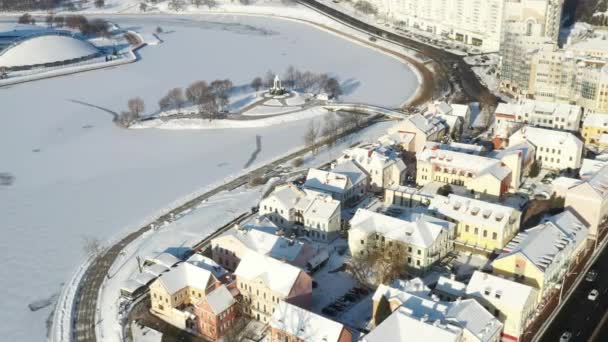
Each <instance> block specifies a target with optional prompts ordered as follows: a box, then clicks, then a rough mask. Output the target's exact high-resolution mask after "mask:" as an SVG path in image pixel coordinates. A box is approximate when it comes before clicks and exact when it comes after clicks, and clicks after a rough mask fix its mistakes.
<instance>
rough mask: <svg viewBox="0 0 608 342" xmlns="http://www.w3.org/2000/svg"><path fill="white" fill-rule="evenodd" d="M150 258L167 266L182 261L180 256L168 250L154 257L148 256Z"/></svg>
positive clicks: (169, 266)
mask: <svg viewBox="0 0 608 342" xmlns="http://www.w3.org/2000/svg"><path fill="white" fill-rule="evenodd" d="M148 260H149V261H151V262H153V263H155V264H161V265H163V266H165V267H167V268H171V267H173V266H175V265H176V264H178V263H180V262H181V260H180V259H179V258H177V257H176V256H174V255H173V254H170V253H167V252H163V253H160V254H159V255H157V256H155V257H153V258H148Z"/></svg>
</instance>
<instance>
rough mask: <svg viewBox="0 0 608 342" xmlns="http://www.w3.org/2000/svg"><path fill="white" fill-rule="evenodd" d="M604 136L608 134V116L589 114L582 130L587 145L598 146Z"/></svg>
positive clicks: (604, 114)
mask: <svg viewBox="0 0 608 342" xmlns="http://www.w3.org/2000/svg"><path fill="white" fill-rule="evenodd" d="M602 134H608V114H606V113H596V114H587V117H585V120H584V121H583V127H582V128H581V135H582V136H583V139H585V145H596V146H598V145H599V144H600V140H601V136H602Z"/></svg>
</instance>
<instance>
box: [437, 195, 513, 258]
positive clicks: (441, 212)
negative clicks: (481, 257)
mask: <svg viewBox="0 0 608 342" xmlns="http://www.w3.org/2000/svg"><path fill="white" fill-rule="evenodd" d="M429 211H430V212H431V213H433V215H436V216H437V217H439V218H441V219H445V220H448V221H450V222H455V223H456V235H455V240H454V244H455V247H456V248H457V249H462V250H466V251H472V252H475V253H481V254H486V255H489V254H491V253H494V252H497V251H500V250H501V249H502V248H503V247H504V246H505V245H506V244H507V243H508V242H509V241H510V240H511V239H512V238H513V237H514V236H515V235H516V234H517V232H518V231H519V224H520V219H521V213H520V212H519V211H518V210H515V209H513V208H511V207H507V206H503V205H500V204H495V203H490V202H485V201H480V200H476V199H471V198H467V197H463V196H459V195H455V194H450V195H449V196H447V197H445V196H439V195H437V196H436V197H435V198H434V199H432V200H431V204H430V205H429Z"/></svg>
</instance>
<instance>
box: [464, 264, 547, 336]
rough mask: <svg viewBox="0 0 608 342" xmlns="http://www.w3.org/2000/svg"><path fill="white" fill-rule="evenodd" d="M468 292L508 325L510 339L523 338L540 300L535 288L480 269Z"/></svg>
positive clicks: (506, 332)
mask: <svg viewBox="0 0 608 342" xmlns="http://www.w3.org/2000/svg"><path fill="white" fill-rule="evenodd" d="M465 291H466V295H467V297H469V298H474V299H476V300H477V301H478V302H479V303H481V305H483V306H484V307H485V308H486V310H488V311H489V312H490V313H492V314H493V315H494V316H495V317H497V318H498V319H499V320H500V321H501V322H502V323H503V324H504V328H503V332H502V337H503V340H506V341H518V340H519V339H520V337H521V336H522V334H523V333H524V330H525V329H526V327H527V325H528V323H529V322H530V321H531V320H532V319H533V316H534V312H535V310H536V304H537V301H538V291H537V290H536V289H534V288H533V287H531V286H527V285H524V284H520V283H517V282H514V281H512V280H509V279H504V278H500V277H497V276H494V275H491V274H487V273H483V272H479V271H475V272H474V273H473V277H471V280H470V281H469V283H468V285H467V287H466V290H465Z"/></svg>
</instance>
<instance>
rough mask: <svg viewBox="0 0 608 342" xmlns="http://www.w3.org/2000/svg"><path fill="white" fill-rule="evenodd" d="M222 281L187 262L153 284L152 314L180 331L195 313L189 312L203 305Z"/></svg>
mask: <svg viewBox="0 0 608 342" xmlns="http://www.w3.org/2000/svg"><path fill="white" fill-rule="evenodd" d="M219 285H220V282H219V281H218V280H217V279H216V278H215V277H214V276H213V274H211V272H209V271H208V270H205V269H202V268H200V267H197V266H194V265H192V264H190V263H187V262H184V263H181V264H179V265H178V266H177V267H175V268H172V269H171V270H170V271H169V272H167V273H165V274H163V275H162V276H161V277H159V278H158V279H156V280H155V281H154V282H153V283H152V284H151V285H150V301H151V308H150V309H151V311H152V313H154V314H155V315H157V316H159V317H161V318H162V319H163V320H165V321H167V322H169V323H171V324H172V325H174V326H177V327H178V328H184V327H185V324H186V321H187V319H188V318H190V317H192V315H193V313H192V312H189V311H188V310H187V309H188V307H189V306H193V305H195V304H196V303H198V302H200V301H201V300H202V299H203V298H204V297H206V296H207V294H208V293H209V292H211V291H212V290H213V289H215V288H216V287H218V286H219Z"/></svg>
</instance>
